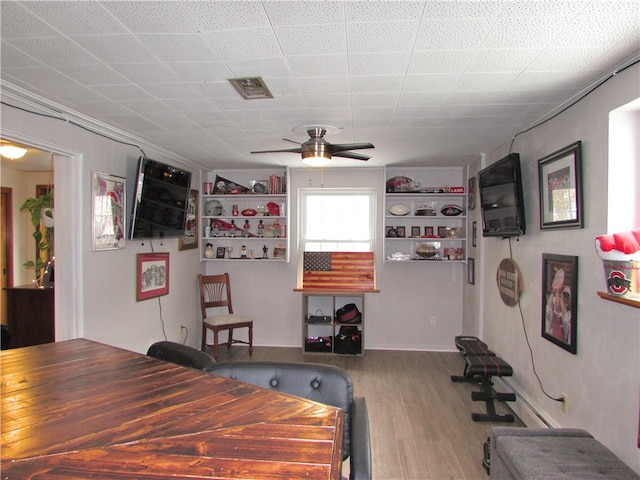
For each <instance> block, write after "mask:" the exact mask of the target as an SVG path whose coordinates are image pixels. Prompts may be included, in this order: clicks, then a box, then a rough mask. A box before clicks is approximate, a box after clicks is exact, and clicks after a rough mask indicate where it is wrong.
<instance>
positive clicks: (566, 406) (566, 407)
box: [560, 393, 569, 413]
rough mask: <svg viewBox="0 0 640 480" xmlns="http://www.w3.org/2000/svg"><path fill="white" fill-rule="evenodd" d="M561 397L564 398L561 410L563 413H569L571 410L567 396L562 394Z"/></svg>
mask: <svg viewBox="0 0 640 480" xmlns="http://www.w3.org/2000/svg"><path fill="white" fill-rule="evenodd" d="M560 396H561V397H562V404H561V405H560V410H562V413H567V411H568V410H569V403H568V399H567V394H566V393H561V394H560Z"/></svg>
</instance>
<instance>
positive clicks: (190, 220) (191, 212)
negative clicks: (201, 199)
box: [178, 190, 199, 250]
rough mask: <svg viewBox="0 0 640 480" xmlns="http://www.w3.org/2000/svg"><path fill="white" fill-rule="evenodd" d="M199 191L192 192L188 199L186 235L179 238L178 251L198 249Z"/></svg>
mask: <svg viewBox="0 0 640 480" xmlns="http://www.w3.org/2000/svg"><path fill="white" fill-rule="evenodd" d="M198 231H199V228H198V191H197V190H191V191H190V192H189V198H188V199H187V215H186V218H185V224H184V235H183V236H182V237H179V238H178V250H190V249H192V248H198V238H199V235H198Z"/></svg>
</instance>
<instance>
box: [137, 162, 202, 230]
mask: <svg viewBox="0 0 640 480" xmlns="http://www.w3.org/2000/svg"><path fill="white" fill-rule="evenodd" d="M190 188H191V172H187V171H185V170H181V169H179V168H175V167H172V166H170V165H167V164H164V163H161V162H158V161H155V160H151V159H149V158H146V157H140V159H139V160H138V172H137V178H136V184H135V201H134V202H133V212H132V214H131V228H130V229H129V232H130V234H129V238H130V239H132V240H133V239H141V238H169V237H180V236H182V235H184V227H185V219H186V210H187V199H188V197H189V190H190Z"/></svg>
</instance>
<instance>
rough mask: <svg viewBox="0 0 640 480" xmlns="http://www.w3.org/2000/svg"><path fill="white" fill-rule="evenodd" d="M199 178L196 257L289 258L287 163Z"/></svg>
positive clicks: (205, 258) (237, 258)
mask: <svg viewBox="0 0 640 480" xmlns="http://www.w3.org/2000/svg"><path fill="white" fill-rule="evenodd" d="M204 182H205V184H210V185H203V189H202V191H203V192H204V193H203V195H202V199H201V202H200V205H201V206H200V211H201V213H200V228H201V232H200V234H201V240H200V256H201V259H202V260H206V261H244V262H247V261H261V262H265V261H270V262H288V261H289V231H288V227H289V217H288V212H289V194H288V191H287V185H288V184H289V171H288V169H287V170H282V169H280V170H277V169H275V168H274V169H257V170H256V169H253V170H220V171H216V172H210V173H209V174H208V175H207V178H206V179H205V180H204ZM208 190H209V191H210V192H211V193H206V192H207V191H208Z"/></svg>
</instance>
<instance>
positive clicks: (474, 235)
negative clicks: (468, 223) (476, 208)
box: [471, 222, 478, 247]
mask: <svg viewBox="0 0 640 480" xmlns="http://www.w3.org/2000/svg"><path fill="white" fill-rule="evenodd" d="M477 243H478V222H473V226H472V227H471V245H472V246H474V247H476V246H477Z"/></svg>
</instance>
